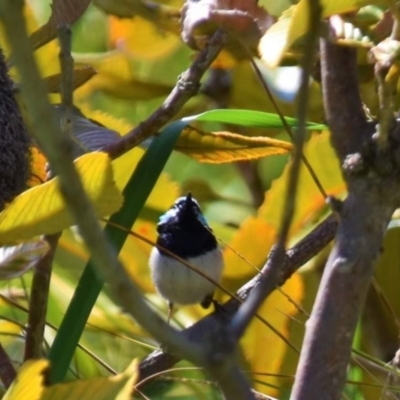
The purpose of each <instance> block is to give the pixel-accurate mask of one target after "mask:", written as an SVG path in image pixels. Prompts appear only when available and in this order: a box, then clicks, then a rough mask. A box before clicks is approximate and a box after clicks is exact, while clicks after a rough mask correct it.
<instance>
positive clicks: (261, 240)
mask: <svg viewBox="0 0 400 400" xmlns="http://www.w3.org/2000/svg"><path fill="white" fill-rule="evenodd" d="M275 235H276V230H275V228H274V227H273V226H271V225H269V224H268V223H266V222H265V221H263V220H262V219H260V218H256V217H249V218H247V219H246V220H245V221H244V222H243V223H242V224H241V226H240V229H239V230H238V231H237V232H236V234H235V235H234V237H233V239H232V241H231V242H230V243H229V247H225V249H224V261H225V269H224V278H229V279H233V278H235V279H236V278H242V277H246V276H249V275H255V274H256V273H257V271H256V269H255V268H254V267H256V268H261V267H262V266H263V263H264V262H265V261H266V258H267V255H268V252H269V250H270V248H271V247H272V245H273V243H274V240H275Z"/></svg>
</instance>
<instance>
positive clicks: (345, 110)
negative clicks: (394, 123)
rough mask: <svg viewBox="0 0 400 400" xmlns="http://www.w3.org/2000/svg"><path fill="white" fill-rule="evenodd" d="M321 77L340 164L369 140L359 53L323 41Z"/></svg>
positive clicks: (328, 119)
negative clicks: (363, 142) (360, 83)
mask: <svg viewBox="0 0 400 400" xmlns="http://www.w3.org/2000/svg"><path fill="white" fill-rule="evenodd" d="M320 51H321V77H322V93H323V100H324V105H325V115H326V119H327V122H328V125H329V127H330V128H331V130H332V131H333V132H335V135H332V136H331V141H332V144H333V147H334V148H335V150H336V152H337V154H338V157H339V159H340V160H342V161H343V160H344V159H345V158H346V156H347V155H349V154H353V153H356V152H357V151H358V150H359V149H360V143H362V141H363V140H365V138H366V132H368V124H367V120H366V117H365V112H364V109H363V105H362V101H361V97H360V93H359V90H358V80H357V51H356V49H352V48H348V47H343V46H338V45H335V44H333V43H329V42H328V41H327V40H325V39H321V45H320Z"/></svg>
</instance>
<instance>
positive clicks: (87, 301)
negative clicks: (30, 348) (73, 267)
mask: <svg viewBox="0 0 400 400" xmlns="http://www.w3.org/2000/svg"><path fill="white" fill-rule="evenodd" d="M186 124H187V122H182V121H177V122H175V123H173V124H171V125H169V126H168V127H167V128H165V129H164V130H163V132H162V133H161V134H160V135H159V136H158V137H157V138H156V139H155V140H154V141H153V142H152V144H151V146H150V147H149V149H148V150H147V151H146V153H145V154H144V156H143V157H142V159H141V160H140V162H139V163H138V165H137V167H136V169H135V171H134V172H133V174H132V176H131V178H130V180H129V182H128V184H127V185H126V187H125V189H124V192H123V194H124V198H125V202H124V205H123V206H122V208H121V210H119V211H118V212H117V213H115V214H113V215H112V216H111V218H110V221H111V222H113V223H114V224H118V225H121V226H123V227H125V228H128V229H130V228H131V227H132V225H133V223H134V222H135V220H136V218H137V217H138V215H139V213H140V211H141V209H142V207H143V206H144V204H145V202H146V199H147V197H148V196H149V194H150V192H151V190H152V189H153V187H154V185H155V183H156V182H157V179H158V177H159V175H160V174H161V172H162V170H163V168H164V166H165V163H166V162H167V160H168V157H169V156H170V154H171V152H172V150H173V148H174V145H175V142H176V140H177V139H178V137H179V134H180V132H181V131H182V129H183V128H184V127H185V126H186ZM104 233H105V234H106V236H107V238H108V240H109V241H110V243H111V244H112V245H113V247H114V249H115V251H117V252H119V251H120V250H121V248H122V246H123V244H124V242H125V239H126V237H127V235H128V234H127V232H124V231H122V230H121V229H117V228H115V227H113V226H111V225H107V226H106V227H105V229H104ZM103 283H104V282H103V281H102V280H101V279H100V278H99V277H98V276H97V275H96V273H95V269H94V266H93V264H92V262H91V261H90V260H89V262H88V263H87V265H86V267H85V270H84V272H83V274H82V276H81V278H80V280H79V283H78V285H77V287H76V290H75V293H74V296H73V298H72V300H71V303H70V304H69V306H68V309H67V312H66V314H65V316H64V318H63V321H62V322H61V325H60V327H59V330H58V332H57V335H56V337H55V339H54V342H53V345H52V347H51V349H50V352H49V356H48V358H49V360H50V362H51V372H50V382H51V383H57V382H60V381H62V380H63V379H64V377H65V374H66V373H67V371H68V368H69V365H70V363H71V360H72V357H73V355H74V352H75V349H76V346H77V344H78V341H79V339H80V337H81V335H82V332H83V330H84V328H85V325H86V321H87V320H88V318H89V315H90V312H91V310H92V308H93V306H94V304H95V302H96V299H97V297H98V295H99V294H100V291H101V289H102V287H103Z"/></svg>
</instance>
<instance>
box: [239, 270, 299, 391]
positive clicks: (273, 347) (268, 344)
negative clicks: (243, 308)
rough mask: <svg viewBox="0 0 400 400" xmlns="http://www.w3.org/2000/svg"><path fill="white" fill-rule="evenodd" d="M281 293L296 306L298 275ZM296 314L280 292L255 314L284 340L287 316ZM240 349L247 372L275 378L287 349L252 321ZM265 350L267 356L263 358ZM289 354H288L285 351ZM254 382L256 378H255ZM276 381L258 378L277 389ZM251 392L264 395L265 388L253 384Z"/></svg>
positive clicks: (286, 330)
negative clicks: (254, 391)
mask: <svg viewBox="0 0 400 400" xmlns="http://www.w3.org/2000/svg"><path fill="white" fill-rule="evenodd" d="M282 290H283V292H284V293H285V294H286V295H288V296H290V299H291V300H292V301H293V302H296V303H299V302H300V301H301V299H302V297H303V282H302V279H301V277H300V275H299V274H297V273H296V274H294V275H293V276H292V277H291V278H290V279H289V280H288V281H287V282H286V283H285V285H284V286H283V287H282ZM296 313H297V309H296V307H295V306H294V305H293V303H292V302H291V301H289V300H288V298H286V296H284V295H283V294H282V293H281V292H279V291H277V290H275V291H274V292H273V293H272V294H271V295H270V296H269V297H268V299H267V300H266V301H265V302H264V303H263V305H262V306H261V307H260V308H259V310H258V314H259V315H260V316H262V317H263V318H265V319H266V320H267V321H268V322H269V323H270V324H271V325H272V326H274V328H276V329H277V330H278V331H279V332H280V333H281V334H282V335H283V336H285V337H286V338H288V336H289V330H288V324H289V322H290V320H291V318H290V316H293V315H295V314H296ZM241 346H242V349H243V353H244V356H245V359H246V361H247V362H248V364H249V365H250V368H251V371H253V372H261V373H268V374H278V373H279V372H280V371H279V368H280V366H281V363H282V361H283V359H284V355H285V353H286V351H287V349H288V347H287V345H286V343H285V342H283V340H282V339H281V338H279V337H278V336H277V335H276V334H275V333H274V332H272V331H271V330H270V329H269V328H268V327H267V326H265V325H264V324H263V323H262V322H261V321H260V320H258V319H255V318H254V319H253V321H252V322H251V324H250V326H249V327H248V329H247V331H246V333H245V335H244V337H243V339H242V340H241ZM262 349H264V350H266V349H267V350H266V351H267V353H268V355H266V352H265V351H262ZM289 351H290V350H289ZM257 378H258V376H257ZM277 379H278V378H275V377H268V378H264V377H262V379H261V380H262V381H264V382H268V384H271V385H275V386H279V381H277ZM254 389H256V390H260V391H262V392H263V393H266V391H265V389H266V386H265V385H262V384H260V383H255V387H254ZM268 394H269V395H273V396H274V395H276V394H277V393H276V392H275V391H269V392H268Z"/></svg>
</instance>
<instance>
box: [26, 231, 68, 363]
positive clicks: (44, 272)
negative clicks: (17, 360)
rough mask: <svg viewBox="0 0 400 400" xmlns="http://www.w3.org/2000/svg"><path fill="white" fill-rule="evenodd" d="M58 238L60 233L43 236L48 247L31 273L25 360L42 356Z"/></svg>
mask: <svg viewBox="0 0 400 400" xmlns="http://www.w3.org/2000/svg"><path fill="white" fill-rule="evenodd" d="M59 238H60V233H55V234H53V235H45V236H43V239H44V240H46V241H47V242H48V243H49V245H50V249H49V251H48V252H47V253H46V254H45V255H44V256H43V257H42V258H41V259H40V260H39V262H38V263H37V265H36V266H35V271H34V274H33V280H32V286H31V298H30V301H29V311H28V323H27V326H26V339H25V355H24V360H25V361H26V360H29V359H31V358H42V357H43V338H44V329H45V326H46V312H47V302H48V298H49V288H50V278H51V270H52V264H53V258H54V253H55V251H56V248H57V244H58V239H59Z"/></svg>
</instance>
